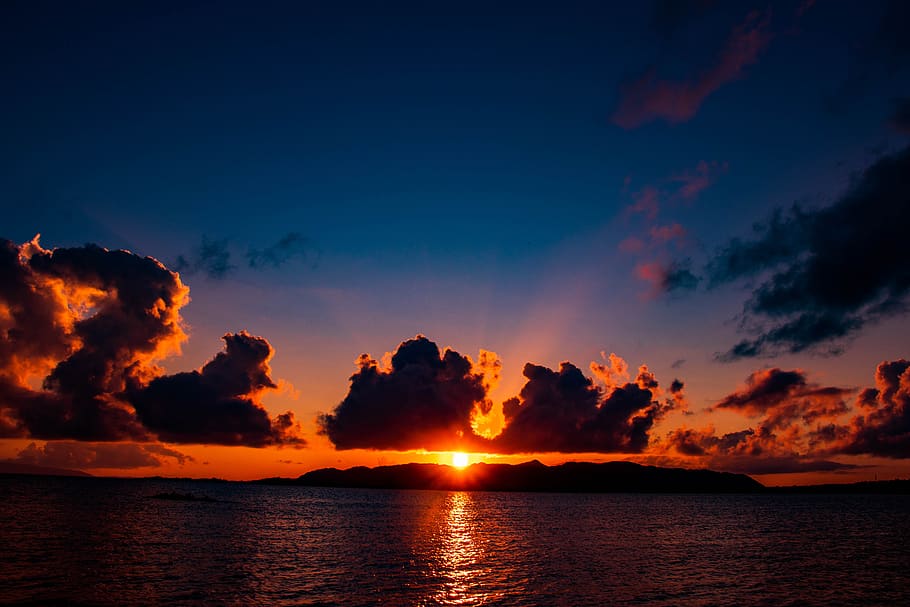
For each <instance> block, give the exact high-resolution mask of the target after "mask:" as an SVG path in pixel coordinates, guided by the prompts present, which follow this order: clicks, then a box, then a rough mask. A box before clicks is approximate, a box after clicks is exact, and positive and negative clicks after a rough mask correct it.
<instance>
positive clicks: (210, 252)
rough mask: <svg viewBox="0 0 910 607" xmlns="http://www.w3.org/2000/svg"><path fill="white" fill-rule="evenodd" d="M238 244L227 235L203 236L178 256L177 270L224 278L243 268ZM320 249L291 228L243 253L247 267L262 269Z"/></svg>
mask: <svg viewBox="0 0 910 607" xmlns="http://www.w3.org/2000/svg"><path fill="white" fill-rule="evenodd" d="M238 248H239V247H238V246H236V245H235V246H232V245H231V242H230V240H229V239H227V238H223V239H215V240H209V239H208V238H207V237H206V236H203V237H202V244H200V245H199V246H198V247H196V248H195V249H194V250H193V252H192V253H189V254H183V255H178V256H177V259H176V260H175V262H174V270H175V271H177V272H181V273H183V274H186V275H193V274H204V275H205V276H207V277H208V278H211V279H213V280H223V279H225V278H228V277H229V276H230V275H232V274H234V273H235V272H237V271H238V270H239V269H240V267H239V266H237V265H236V264H234V263H233V262H232V261H231V260H232V257H233V256H234V254H235V253H237V252H238ZM316 253H317V252H316V249H315V248H314V247H313V246H312V245H311V244H310V242H309V241H308V240H307V239H306V237H304V236H303V234H300V233H299V232H288V233H287V234H285V235H284V236H282V237H281V238H280V239H278V240H277V241H276V242H274V243H273V244H271V245H269V246H267V247H263V248H257V247H253V246H249V247H247V249H246V251H245V252H242V253H240V255H241V256H242V257H244V258H245V259H246V266H247V267H249V268H251V269H254V270H260V269H264V268H280V267H281V266H283V265H285V264H286V263H288V262H290V261H291V260H293V259H295V258H296V259H301V260H306V259H310V258H313V259H315V256H316Z"/></svg>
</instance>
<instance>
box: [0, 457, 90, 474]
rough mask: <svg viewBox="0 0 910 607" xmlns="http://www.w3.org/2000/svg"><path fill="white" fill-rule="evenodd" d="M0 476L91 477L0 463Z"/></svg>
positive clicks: (69, 472)
mask: <svg viewBox="0 0 910 607" xmlns="http://www.w3.org/2000/svg"><path fill="white" fill-rule="evenodd" d="M0 474H30V475H34V476H91V474H89V473H88V472H83V471H82V470H69V469H67V468H51V467H50V466H37V465H35V464H23V463H20V462H10V461H0Z"/></svg>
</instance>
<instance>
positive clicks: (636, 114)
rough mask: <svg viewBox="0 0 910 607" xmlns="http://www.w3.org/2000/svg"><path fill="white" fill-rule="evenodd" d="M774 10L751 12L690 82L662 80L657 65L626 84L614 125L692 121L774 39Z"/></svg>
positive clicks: (627, 127) (753, 61) (633, 126)
mask: <svg viewBox="0 0 910 607" xmlns="http://www.w3.org/2000/svg"><path fill="white" fill-rule="evenodd" d="M769 24H770V13H759V12H754V13H751V14H750V15H749V16H748V17H747V18H746V20H745V21H744V22H743V23H741V24H740V25H738V26H737V27H735V28H734V29H733V31H732V33H731V34H730V37H729V38H728V40H727V44H726V46H725V48H724V49H723V51H722V52H721V53H720V55H719V56H718V57H717V59H716V61H715V63H714V65H712V66H710V67H709V68H707V69H705V70H704V71H702V72H701V73H699V74H698V75H697V76H696V77H694V78H693V79H691V80H689V81H682V82H671V81H668V80H662V79H661V78H660V77H659V76H658V74H657V70H656V68H654V67H652V68H649V69H648V70H647V71H645V73H644V74H642V75H641V76H639V77H638V78H636V79H635V80H632V81H631V82H628V83H626V84H625V85H623V86H622V88H621V91H620V100H619V104H618V106H617V108H616V110H615V112H614V113H613V116H612V120H613V122H614V124H617V125H618V126H621V127H622V128H625V129H632V128H635V127H638V126H641V125H643V124H646V123H648V122H651V121H653V120H664V121H666V122H668V123H671V124H672V123H679V122H685V121H687V120H690V119H691V118H692V117H693V116H695V114H696V113H697V112H698V110H699V108H700V107H701V105H702V103H704V101H705V99H707V98H708V97H709V96H710V95H711V94H712V93H714V92H715V91H717V90H718V89H719V88H721V87H722V86H724V85H725V84H727V83H729V82H732V81H734V80H736V79H738V78H741V77H742V76H743V74H744V72H745V68H746V67H748V66H749V65H752V64H754V63H756V62H757V61H758V57H759V55H760V54H761V52H762V51H764V49H765V47H767V45H768V43H769V42H770V40H771V33H770V31H769Z"/></svg>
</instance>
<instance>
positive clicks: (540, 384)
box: [492, 354, 682, 453]
mask: <svg viewBox="0 0 910 607" xmlns="http://www.w3.org/2000/svg"><path fill="white" fill-rule="evenodd" d="M613 357H614V358H613V359H612V360H610V359H608V360H610V363H609V365H608V366H602V368H603V369H604V370H605V371H604V375H603V376H604V377H605V378H606V379H607V382H609V383H607V386H608V387H607V390H606V391H603V390H601V389H599V388H598V387H597V386H595V385H594V382H593V381H592V380H591V379H590V378H588V377H585V375H584V374H583V373H582V372H581V370H580V369H579V368H578V367H576V366H575V365H573V364H572V363H568V362H564V363H562V364H561V365H560V367H559V370H558V371H554V370H552V369H549V368H547V367H543V366H540V365H534V364H531V363H528V364H526V365H525V368H524V376H525V377H526V378H527V379H528V381H527V383H526V384H525V385H524V387H523V388H522V389H521V393H520V394H519V396H518V397H515V398H512V399H509V400H508V401H506V402H505V403H504V404H503V414H504V415H505V419H506V426H505V429H504V430H503V431H502V433H501V434H500V435H499V436H497V437H495V438H494V439H493V441H492V442H493V444H494V445H495V446H496V448H497V450H498V451H499V452H502V453H532V452H541V451H553V452H563V453H582V452H601V453H611V452H615V453H638V452H641V451H643V450H644V449H645V448H646V447H647V445H648V440H649V432H650V430H651V428H652V427H653V425H654V423H655V422H656V421H658V420H659V419H661V418H662V417H663V416H664V415H665V414H666V413H667V412H668V411H670V410H672V409H673V408H675V407H676V405H677V402H676V401H675V400H674V399H667V400H664V401H661V400H659V399H658V398H657V388H658V383H657V380H656V379H655V378H654V376H653V374H651V373H650V371H648V368H647V367H646V366H642V367H641V368H640V369H639V373H638V376H637V377H636V380H635V382H634V383H633V382H626V383H624V384H622V385H619V384H618V383H617V381H616V379H617V378H621V377H622V376H623V375H624V373H625V371H626V369H627V366H626V365H625V362H624V361H621V359H618V357H616V356H615V354H614V355H613ZM681 388H682V386H681V384H680V385H679V386H678V389H679V390H681Z"/></svg>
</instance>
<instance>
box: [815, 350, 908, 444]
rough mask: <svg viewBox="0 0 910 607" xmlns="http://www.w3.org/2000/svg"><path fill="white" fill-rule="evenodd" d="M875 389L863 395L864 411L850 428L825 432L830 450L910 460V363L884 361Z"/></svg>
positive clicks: (830, 429)
mask: <svg viewBox="0 0 910 607" xmlns="http://www.w3.org/2000/svg"><path fill="white" fill-rule="evenodd" d="M875 384H876V387H875V388H869V389H866V390H864V391H863V392H862V393H860V397H859V399H858V403H857V404H858V405H859V406H860V408H861V409H862V410H863V411H864V412H863V413H862V414H860V415H858V416H856V417H855V418H853V420H852V421H851V422H850V424H849V425H846V426H840V427H838V426H831V427H828V428H826V429H824V430H825V432H826V438H829V439H830V440H831V441H832V442H833V445H832V446H831V447H830V450H831V451H833V452H841V453H848V454H869V455H878V456H883V457H892V458H901V459H905V458H910V361H907V360H904V359H900V360H896V361H884V362H882V363H880V364H879V365H878V368H877V369H876V371H875Z"/></svg>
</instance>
